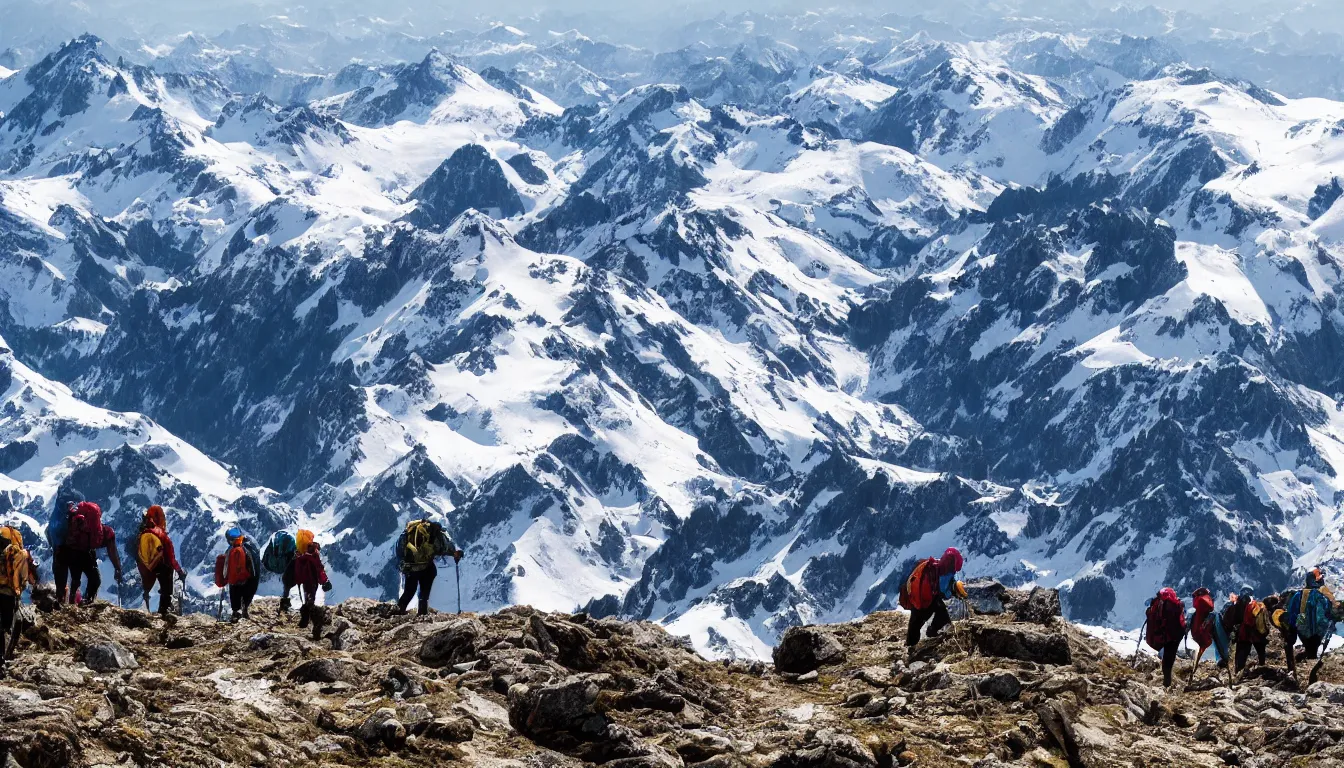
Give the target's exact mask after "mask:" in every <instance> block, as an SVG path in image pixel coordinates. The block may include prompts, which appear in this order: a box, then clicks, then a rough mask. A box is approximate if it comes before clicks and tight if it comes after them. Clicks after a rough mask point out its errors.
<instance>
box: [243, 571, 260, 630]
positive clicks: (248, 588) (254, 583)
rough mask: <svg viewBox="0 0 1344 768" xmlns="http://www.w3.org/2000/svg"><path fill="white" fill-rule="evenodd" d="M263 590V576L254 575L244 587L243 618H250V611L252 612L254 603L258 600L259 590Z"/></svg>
mask: <svg viewBox="0 0 1344 768" xmlns="http://www.w3.org/2000/svg"><path fill="white" fill-rule="evenodd" d="M260 588H261V574H260V573H254V574H252V578H250V579H248V580H247V583H246V584H244V585H243V618H245V619H246V618H249V616H248V611H250V610H252V601H253V600H255V599H257V590H258V589H260Z"/></svg>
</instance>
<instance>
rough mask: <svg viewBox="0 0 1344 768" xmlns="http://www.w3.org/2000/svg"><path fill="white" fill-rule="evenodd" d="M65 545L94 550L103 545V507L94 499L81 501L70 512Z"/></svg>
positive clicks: (72, 547)
mask: <svg viewBox="0 0 1344 768" xmlns="http://www.w3.org/2000/svg"><path fill="white" fill-rule="evenodd" d="M65 545H66V546H67V547H70V548H71V549H83V550H94V549H97V548H99V547H101V546H102V545H103V508H102V507H100V506H98V505H97V504H94V503H93V502H92V501H81V502H79V505H78V506H76V507H75V508H74V510H72V511H71V512H70V525H69V528H68V529H67V530H66V534H65Z"/></svg>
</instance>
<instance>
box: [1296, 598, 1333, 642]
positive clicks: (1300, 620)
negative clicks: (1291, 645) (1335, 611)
mask: <svg viewBox="0 0 1344 768" xmlns="http://www.w3.org/2000/svg"><path fill="white" fill-rule="evenodd" d="M1290 622H1291V623H1292V624H1293V626H1294V627H1295V628H1296V629H1297V633H1298V634H1299V635H1301V636H1302V637H1309V638H1317V637H1325V633H1326V632H1327V631H1328V630H1329V629H1330V600H1329V599H1328V598H1326V596H1325V594H1324V593H1323V592H1321V590H1319V589H1304V590H1302V591H1301V592H1299V593H1298V597H1297V611H1296V612H1295V613H1294V615H1292V616H1291V617H1290Z"/></svg>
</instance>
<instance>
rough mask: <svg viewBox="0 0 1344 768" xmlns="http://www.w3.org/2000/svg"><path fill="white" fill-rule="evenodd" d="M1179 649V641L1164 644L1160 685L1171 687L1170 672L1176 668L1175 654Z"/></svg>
mask: <svg viewBox="0 0 1344 768" xmlns="http://www.w3.org/2000/svg"><path fill="white" fill-rule="evenodd" d="M1180 649H1181V641H1180V640H1173V641H1171V642H1170V643H1164V644H1163V645H1162V650H1161V651H1160V652H1159V653H1161V655H1162V685H1164V686H1166V687H1167V688H1170V687H1171V670H1172V669H1173V668H1175V666H1176V653H1177V652H1178V651H1180Z"/></svg>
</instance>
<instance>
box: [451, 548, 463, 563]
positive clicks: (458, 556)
mask: <svg viewBox="0 0 1344 768" xmlns="http://www.w3.org/2000/svg"><path fill="white" fill-rule="evenodd" d="M465 554H466V553H465V552H463V551H462V550H460V549H459V550H457V551H456V552H454V553H453V561H454V562H458V563H460V562H462V556H463V555H465Z"/></svg>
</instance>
